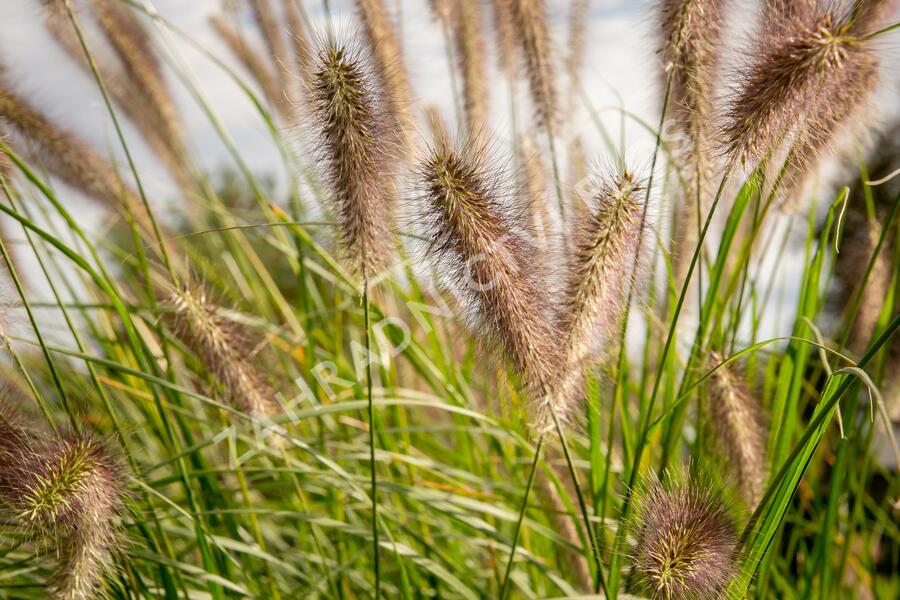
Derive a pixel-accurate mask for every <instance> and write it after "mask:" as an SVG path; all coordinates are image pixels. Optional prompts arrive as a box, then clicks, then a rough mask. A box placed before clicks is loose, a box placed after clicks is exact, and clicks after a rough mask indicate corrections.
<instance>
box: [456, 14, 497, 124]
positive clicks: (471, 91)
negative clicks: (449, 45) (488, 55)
mask: <svg viewBox="0 0 900 600" xmlns="http://www.w3.org/2000/svg"><path fill="white" fill-rule="evenodd" d="M455 7H456V10H454V11H452V13H451V16H452V19H453V38H454V43H455V46H456V54H457V58H458V60H459V69H460V71H461V72H462V80H463V98H464V101H465V110H466V127H467V130H468V132H469V136H474V135H475V134H476V133H478V132H479V131H480V130H481V128H482V127H483V126H484V123H485V121H486V119H487V110H488V101H487V97H488V89H487V82H486V80H485V64H484V37H483V34H482V30H481V9H480V7H479V5H478V2H477V1H476V0H459V2H458V3H457V4H456V5H455Z"/></svg>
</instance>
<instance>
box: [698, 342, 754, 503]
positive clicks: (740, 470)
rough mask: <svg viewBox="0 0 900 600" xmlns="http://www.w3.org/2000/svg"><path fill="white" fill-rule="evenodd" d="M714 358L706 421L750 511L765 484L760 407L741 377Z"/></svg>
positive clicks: (733, 369)
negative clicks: (710, 426)
mask: <svg viewBox="0 0 900 600" xmlns="http://www.w3.org/2000/svg"><path fill="white" fill-rule="evenodd" d="M723 362H724V361H723V360H722V357H721V356H720V355H718V354H713V355H712V356H711V357H710V364H711V365H712V366H715V367H717V368H716V369H715V371H713V373H712V375H711V376H710V384H709V386H710V389H709V395H708V397H707V402H708V408H709V418H710V422H711V425H712V429H713V431H715V433H716V437H717V441H718V444H717V446H718V447H719V448H720V450H721V451H722V452H723V454H724V456H725V457H726V458H727V464H728V468H729V469H731V470H732V471H733V472H734V473H735V479H736V481H737V484H738V487H739V488H740V492H741V496H742V498H743V500H744V502H745V504H746V506H747V507H748V508H750V509H753V508H755V507H756V505H757V504H758V503H759V501H760V499H761V498H762V495H763V492H764V487H765V483H766V465H765V453H766V428H765V425H764V419H763V416H762V407H761V406H760V404H759V401H758V400H757V399H756V398H755V397H754V396H753V394H752V393H751V391H750V389H749V387H748V386H747V383H746V381H744V378H743V374H742V373H741V372H740V370H739V369H738V368H737V367H735V366H734V365H733V363H729V364H722V363H723Z"/></svg>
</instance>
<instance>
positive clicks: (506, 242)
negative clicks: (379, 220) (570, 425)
mask: <svg viewBox="0 0 900 600" xmlns="http://www.w3.org/2000/svg"><path fill="white" fill-rule="evenodd" d="M421 181H422V184H423V189H424V198H423V201H422V204H423V209H424V211H425V218H426V221H427V224H428V227H429V236H430V238H431V239H432V242H431V246H430V251H431V252H432V253H433V254H434V255H435V256H436V257H437V259H438V261H439V263H440V264H441V265H442V266H443V267H445V268H446V270H447V271H448V272H449V275H450V279H451V280H452V281H453V284H454V287H455V288H456V289H457V290H458V291H459V292H460V294H461V295H462V296H463V297H464V298H466V300H467V301H468V302H469V304H470V306H471V307H472V309H473V312H474V313H475V315H476V320H477V321H478V322H479V323H478V324H479V325H480V326H481V327H482V328H483V330H484V333H485V335H486V337H488V338H489V339H493V340H496V341H497V342H498V345H499V347H500V348H501V352H502V353H504V354H505V355H506V356H507V358H509V359H510V361H511V363H512V364H513V365H514V367H515V370H516V372H517V373H519V374H520V375H521V376H522V378H523V380H524V381H525V382H526V384H527V385H528V387H529V388H530V389H531V390H532V391H534V392H538V393H539V392H540V391H541V390H547V389H549V388H550V384H551V379H552V378H553V377H554V371H555V368H556V366H557V365H556V362H555V360H554V359H555V356H556V350H555V348H554V344H553V342H554V339H555V332H554V329H553V327H552V325H551V324H550V321H549V314H550V307H549V303H548V301H547V297H546V294H545V290H544V289H542V287H541V285H540V282H539V281H538V280H537V278H536V277H535V274H534V271H533V269H531V267H530V265H529V256H530V253H531V250H530V246H529V244H528V242H527V240H526V239H525V238H524V237H523V236H522V235H521V234H520V233H518V232H517V231H516V228H515V227H514V224H513V223H512V219H510V218H509V216H508V211H507V210H506V207H504V206H503V204H502V202H501V201H500V198H499V197H498V196H499V194H500V187H499V185H498V183H497V182H496V180H495V178H494V175H493V174H492V173H490V171H489V161H487V160H486V159H485V158H484V157H483V155H482V153H481V151H479V150H477V149H475V150H474V151H473V149H472V148H471V147H467V148H466V150H464V151H463V150H460V149H456V148H451V147H448V146H438V147H435V148H433V149H432V150H431V151H430V152H429V153H428V155H427V157H426V158H425V160H424V161H423V163H422V165H421Z"/></svg>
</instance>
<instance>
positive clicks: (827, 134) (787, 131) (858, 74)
mask: <svg viewBox="0 0 900 600" xmlns="http://www.w3.org/2000/svg"><path fill="white" fill-rule="evenodd" d="M767 10H768V11H769V12H770V14H772V15H773V18H774V19H776V20H775V21H774V22H772V23H767V27H766V29H765V32H764V33H763V34H762V35H761V36H760V37H759V39H758V40H757V41H756V43H755V46H754V49H753V54H752V57H751V62H750V67H749V68H748V70H747V71H746V72H745V73H744V74H743V75H742V77H741V81H740V84H739V87H738V90H737V93H736V94H735V95H734V96H733V98H732V99H731V100H730V102H729V104H728V107H727V108H726V110H725V115H724V120H723V125H722V128H721V133H720V137H721V141H722V143H723V147H724V150H725V153H726V155H727V157H728V158H729V160H730V161H731V162H732V163H738V164H748V163H750V164H753V163H756V162H758V161H760V160H762V159H763V158H764V157H765V156H766V155H768V154H770V153H772V152H777V151H778V150H779V149H781V148H785V147H790V148H791V151H790V156H789V168H790V169H792V170H793V171H794V172H795V173H796V174H797V175H790V176H789V180H793V179H797V177H798V176H802V175H803V174H805V173H806V172H807V170H808V169H809V167H810V166H811V165H812V164H813V163H814V162H815V159H816V157H817V154H818V153H819V152H820V151H821V150H823V149H824V148H826V147H827V146H828V144H829V142H830V141H831V140H833V139H834V137H835V135H836V134H837V133H838V130H839V128H840V127H841V126H842V125H843V124H844V123H845V122H846V121H847V120H848V119H851V118H852V117H853V115H855V114H856V113H857V112H858V110H859V109H860V107H861V106H863V105H864V104H865V102H866V100H867V99H868V98H869V97H870V95H871V92H872V89H873V88H874V86H875V83H876V79H877V71H878V68H877V67H878V61H877V57H876V55H875V53H874V50H873V47H872V45H871V43H869V42H868V41H867V40H866V39H864V36H863V35H862V34H861V32H859V31H857V30H856V29H855V28H854V27H853V23H852V20H851V19H850V17H849V15H848V14H846V13H845V12H840V11H839V10H837V9H835V8H833V7H832V6H831V4H830V3H826V2H822V1H804V2H800V3H796V4H795V3H789V4H788V3H780V2H779V3H772V4H770V7H769V8H768V9H767ZM789 182H790V181H789Z"/></svg>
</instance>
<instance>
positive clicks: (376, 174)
mask: <svg viewBox="0 0 900 600" xmlns="http://www.w3.org/2000/svg"><path fill="white" fill-rule="evenodd" d="M314 69H315V73H314V75H313V76H312V78H311V84H310V85H311V86H312V88H311V90H310V93H309V95H310V98H311V102H312V104H313V110H312V112H313V114H314V115H315V120H316V123H317V127H318V131H317V135H318V141H319V148H320V152H321V157H322V161H321V163H322V165H323V173H324V175H325V178H326V181H327V182H328V185H329V190H330V195H331V198H332V203H333V206H334V210H335V213H336V215H337V217H338V222H339V225H340V232H341V246H342V249H343V251H344V253H345V254H346V255H347V257H348V260H349V262H350V264H351V265H352V266H353V268H354V270H355V272H356V273H357V274H360V275H363V276H366V275H369V276H371V275H372V274H374V273H375V272H377V270H378V269H380V268H382V267H384V266H386V265H387V264H388V262H389V260H390V258H391V256H392V255H393V254H394V247H395V245H396V242H395V239H394V235H393V217H394V210H395V204H396V191H395V186H394V182H393V179H392V177H391V173H392V172H393V169H394V165H395V162H394V161H395V159H396V158H397V156H398V149H399V143H398V141H397V138H396V137H395V136H396V135H397V132H396V130H395V129H392V127H393V124H394V121H393V120H392V119H391V117H390V115H391V113H390V109H389V108H388V106H387V105H388V100H387V99H386V98H385V97H384V92H383V89H384V88H383V86H384V83H383V82H382V81H381V80H379V78H378V75H377V72H376V71H375V69H373V68H371V67H369V65H368V64H367V63H366V62H365V61H364V60H363V59H362V57H361V56H359V54H357V53H356V52H355V51H354V50H353V49H352V48H351V47H350V46H347V45H337V46H336V45H327V46H326V47H325V48H323V49H322V50H321V51H320V52H319V55H318V57H317V61H316V64H315V66H314Z"/></svg>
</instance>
